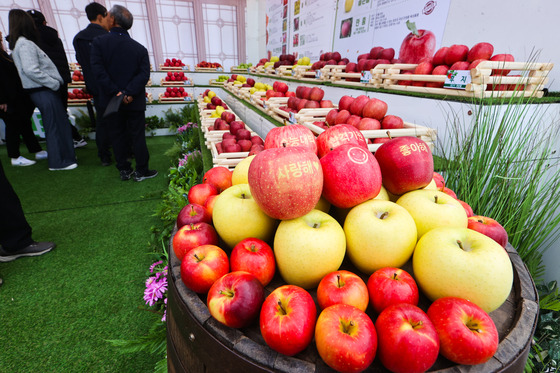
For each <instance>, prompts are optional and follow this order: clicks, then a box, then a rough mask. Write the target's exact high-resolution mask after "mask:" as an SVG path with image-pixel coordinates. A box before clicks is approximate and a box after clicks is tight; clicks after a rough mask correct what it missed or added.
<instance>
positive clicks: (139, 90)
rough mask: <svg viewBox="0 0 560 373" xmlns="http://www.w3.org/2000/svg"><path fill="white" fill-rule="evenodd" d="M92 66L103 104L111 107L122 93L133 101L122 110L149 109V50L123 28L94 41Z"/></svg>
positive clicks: (123, 106) (122, 106) (122, 107)
mask: <svg viewBox="0 0 560 373" xmlns="http://www.w3.org/2000/svg"><path fill="white" fill-rule="evenodd" d="M91 69H92V72H93V75H94V77H95V79H96V80H97V82H98V83H99V87H100V95H99V98H100V101H101V102H100V104H101V105H102V106H107V104H108V103H109V100H110V99H111V98H112V97H113V96H115V95H116V94H117V93H118V92H123V94H125V95H128V96H132V98H133V101H132V102H131V103H130V104H128V105H121V110H130V111H142V110H146V83H147V82H148V80H149V79H150V59H149V57H148V50H147V49H146V48H145V47H144V46H143V45H142V44H140V43H138V42H137V41H135V40H133V39H132V38H131V37H130V35H129V34H128V32H126V31H125V30H124V29H123V28H121V27H113V28H112V29H111V31H110V32H109V33H108V34H106V35H102V36H99V37H97V38H95V39H94V40H93V42H92V44H91Z"/></svg>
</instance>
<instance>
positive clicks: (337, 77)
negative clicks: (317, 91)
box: [330, 65, 381, 88]
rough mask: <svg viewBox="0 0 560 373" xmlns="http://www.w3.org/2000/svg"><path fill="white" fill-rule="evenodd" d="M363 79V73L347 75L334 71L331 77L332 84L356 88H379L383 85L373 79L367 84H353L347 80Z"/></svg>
mask: <svg viewBox="0 0 560 373" xmlns="http://www.w3.org/2000/svg"><path fill="white" fill-rule="evenodd" d="M341 66H342V65H341ZM361 77H362V74H361V73H346V72H340V71H334V72H333V73H332V75H331V78H330V80H331V83H332V84H340V85H352V86H356V87H374V88H379V87H380V86H381V83H380V82H378V81H377V80H376V79H373V78H372V79H370V80H369V81H368V82H367V83H362V82H351V81H348V80H347V79H349V78H354V79H356V78H357V79H360V78H361Z"/></svg>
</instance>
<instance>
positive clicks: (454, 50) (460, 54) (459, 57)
mask: <svg viewBox="0 0 560 373" xmlns="http://www.w3.org/2000/svg"><path fill="white" fill-rule="evenodd" d="M468 54H469V47H467V46H466V45H463V44H453V45H452V46H450V47H449V50H448V51H447V53H446V54H445V64H446V65H447V66H451V65H453V64H454V63H455V62H457V61H466V60H467V56H468Z"/></svg>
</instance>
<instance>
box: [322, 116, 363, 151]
mask: <svg viewBox="0 0 560 373" xmlns="http://www.w3.org/2000/svg"><path fill="white" fill-rule="evenodd" d="M344 144H352V145H356V146H360V147H362V148H365V149H367V141H366V139H365V137H364V135H363V134H362V132H361V131H360V130H358V129H357V128H356V127H354V126H351V125H349V124H337V125H336V126H333V127H330V128H329V129H327V130H326V131H323V132H322V133H321V134H320V135H319V136H317V155H318V156H319V158H322V157H324V156H325V155H327V154H328V153H329V152H330V151H332V150H334V149H336V148H337V147H339V146H340V145H344Z"/></svg>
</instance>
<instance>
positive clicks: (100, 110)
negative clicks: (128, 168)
mask: <svg viewBox="0 0 560 373" xmlns="http://www.w3.org/2000/svg"><path fill="white" fill-rule="evenodd" d="M98 101H99V100H96V99H95V98H94V101H93V102H94V106H95V143H96V145H97V155H98V156H99V159H100V160H101V162H102V163H103V164H108V163H110V162H111V138H110V136H109V131H108V129H107V125H106V121H105V119H104V118H103V114H104V113H105V108H104V107H102V106H100V105H97V104H96V102H98Z"/></svg>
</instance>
